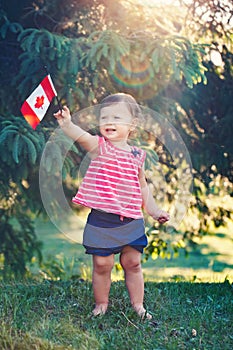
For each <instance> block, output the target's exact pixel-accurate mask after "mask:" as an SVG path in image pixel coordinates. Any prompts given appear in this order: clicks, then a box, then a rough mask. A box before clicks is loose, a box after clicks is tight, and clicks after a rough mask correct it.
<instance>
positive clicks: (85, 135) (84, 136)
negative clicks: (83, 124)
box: [54, 106, 98, 152]
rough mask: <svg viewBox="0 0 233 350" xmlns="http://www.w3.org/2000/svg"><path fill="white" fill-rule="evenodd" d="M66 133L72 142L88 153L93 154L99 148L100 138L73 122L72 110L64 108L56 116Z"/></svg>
mask: <svg viewBox="0 0 233 350" xmlns="http://www.w3.org/2000/svg"><path fill="white" fill-rule="evenodd" d="M54 117H55V118H57V121H58V123H59V125H60V127H61V128H62V130H63V131H64V133H65V134H66V135H67V136H68V137H70V138H71V139H72V140H74V141H77V142H78V143H79V144H80V146H82V147H83V148H84V149H85V150H86V151H88V152H93V151H94V150H95V149H97V147H98V138H97V136H96V135H91V134H90V133H89V132H87V131H85V130H83V129H82V128H80V127H79V126H78V125H75V124H74V123H73V122H72V121H71V115H70V110H69V108H68V107H66V106H64V107H63V109H62V111H60V110H59V111H58V112H57V113H55V114H54Z"/></svg>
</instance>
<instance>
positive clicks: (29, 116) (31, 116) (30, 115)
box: [21, 101, 40, 130]
mask: <svg viewBox="0 0 233 350" xmlns="http://www.w3.org/2000/svg"><path fill="white" fill-rule="evenodd" d="M21 112H22V114H23V115H24V118H25V119H26V121H27V122H28V123H29V124H30V125H31V127H32V128H33V129H34V130H35V128H36V127H37V125H38V124H39V123H40V119H38V118H37V115H36V114H35V113H34V111H33V110H32V109H31V107H30V106H29V104H28V103H27V101H25V102H24V103H23V105H22V107H21Z"/></svg>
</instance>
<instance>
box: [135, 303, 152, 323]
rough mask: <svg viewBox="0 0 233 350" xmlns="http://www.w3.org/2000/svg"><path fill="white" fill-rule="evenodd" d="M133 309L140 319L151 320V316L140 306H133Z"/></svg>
mask: <svg viewBox="0 0 233 350" xmlns="http://www.w3.org/2000/svg"><path fill="white" fill-rule="evenodd" d="M133 308H134V310H135V311H136V313H137V314H138V316H139V317H140V318H141V319H146V320H151V319H152V315H151V314H149V312H147V311H146V309H144V307H143V306H142V305H140V306H134V307H133Z"/></svg>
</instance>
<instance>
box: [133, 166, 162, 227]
mask: <svg viewBox="0 0 233 350" xmlns="http://www.w3.org/2000/svg"><path fill="white" fill-rule="evenodd" d="M139 181H140V186H141V193H142V203H143V208H144V209H145V211H146V212H147V214H148V215H150V216H151V217H152V218H153V219H154V220H157V221H158V222H159V223H160V224H164V223H165V222H166V221H168V220H169V214H168V213H167V212H166V211H164V210H161V209H160V208H159V207H158V206H157V204H156V202H155V200H154V197H153V196H152V193H151V190H150V188H149V186H148V184H147V181H146V177H145V173H144V170H143V169H141V170H140V172H139Z"/></svg>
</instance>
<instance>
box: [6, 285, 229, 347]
mask: <svg viewBox="0 0 233 350" xmlns="http://www.w3.org/2000/svg"><path fill="white" fill-rule="evenodd" d="M145 292H146V293H145V303H146V307H147V309H148V310H149V311H150V312H151V313H152V314H153V319H152V321H143V320H140V319H138V317H137V316H136V314H135V313H134V312H133V311H132V309H131V307H130V303H129V300H128V298H127V294H126V293H127V292H126V290H125V285H124V283H123V282H115V283H113V284H112V288H111V303H110V305H109V311H108V312H107V314H106V315H105V316H104V317H96V318H94V317H91V310H92V307H93V305H92V297H91V283H90V282H87V281H83V280H77V279H76V280H72V281H59V282H54V281H44V282H43V283H35V282H34V283H32V282H29V281H28V282H27V283H11V284H6V283H4V284H1V288H0V302H1V305H2V307H1V310H0V316H1V318H0V319H1V321H0V329H1V330H0V347H1V349H2V350H8V349H20V350H26V349H28V350H29V349H30V350H31V349H40V350H45V349H46V350H65V349H72V350H75V349H100V350H105V349H135V350H141V349H145V350H147V349H148V350H149V349H179V348H180V349H193V348H195V349H196V348H203V349H212V350H218V349H220V348H222V346H223V344H224V349H225V350H230V349H231V348H232V333H231V329H232V315H233V312H232V311H233V310H232V303H231V300H232V291H231V286H230V284H229V282H228V281H225V283H221V284H220V283H212V284H210V283H208V284H204V283H188V282H185V283H184V282H183V283H182V282H180V283H176V282H173V283H172V282H170V283H146V284H145ZM200 344H201V347H200Z"/></svg>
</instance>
